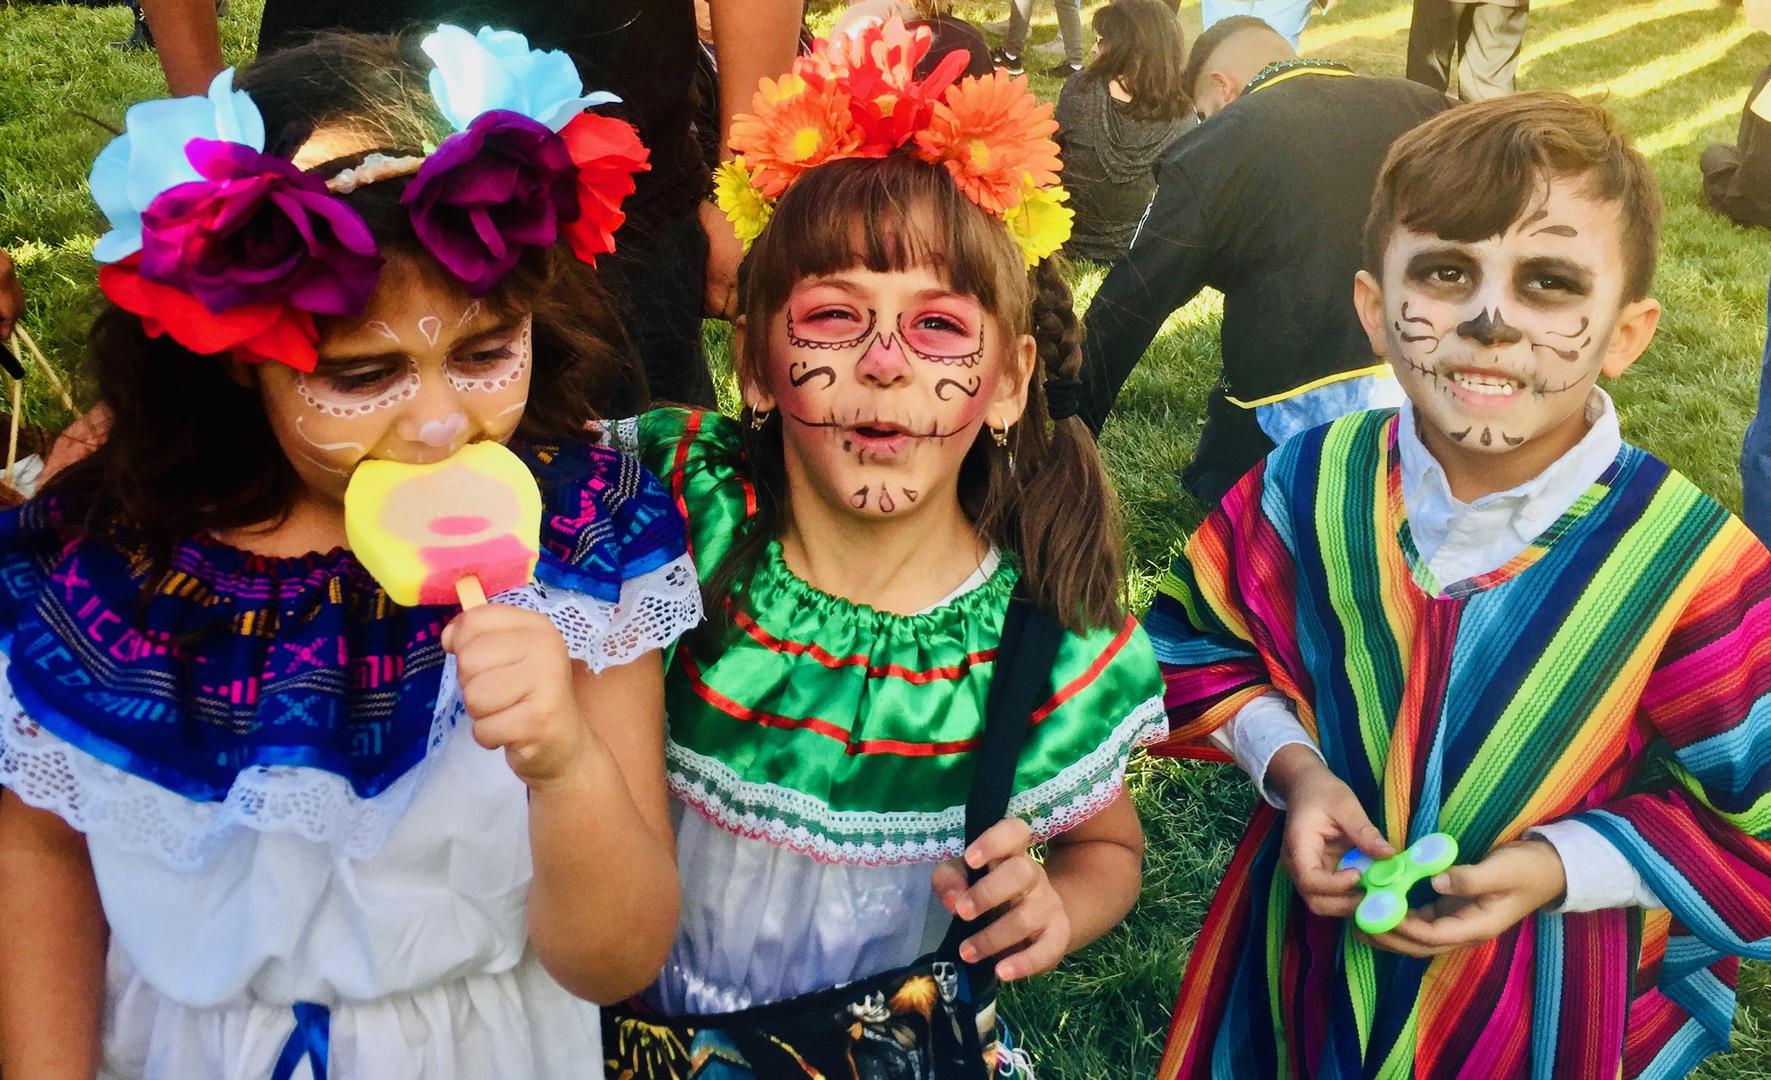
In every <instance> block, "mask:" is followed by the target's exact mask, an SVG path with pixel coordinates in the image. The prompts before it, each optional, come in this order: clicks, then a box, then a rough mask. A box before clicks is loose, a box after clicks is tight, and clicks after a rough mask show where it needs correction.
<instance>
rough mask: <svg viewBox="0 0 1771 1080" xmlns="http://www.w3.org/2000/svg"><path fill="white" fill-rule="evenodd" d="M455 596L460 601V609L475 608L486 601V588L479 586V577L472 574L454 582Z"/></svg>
mask: <svg viewBox="0 0 1771 1080" xmlns="http://www.w3.org/2000/svg"><path fill="white" fill-rule="evenodd" d="M455 597H456V599H458V600H460V601H461V609H462V610H463V611H466V610H467V609H469V608H477V607H480V606H482V605H484V604H485V602H486V590H485V589H482V588H481V587H480V579H479V578H477V577H475V576H474V575H472V574H469V575H467V576H466V577H464V578H462V579H461V580H460V581H457V582H456V583H455Z"/></svg>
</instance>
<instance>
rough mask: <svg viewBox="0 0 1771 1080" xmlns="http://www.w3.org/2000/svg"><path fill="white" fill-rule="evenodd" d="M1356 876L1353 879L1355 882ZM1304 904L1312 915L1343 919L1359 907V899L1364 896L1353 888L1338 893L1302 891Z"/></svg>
mask: <svg viewBox="0 0 1771 1080" xmlns="http://www.w3.org/2000/svg"><path fill="white" fill-rule="evenodd" d="M1357 880H1358V879H1357V878H1355V879H1354V881H1355V883H1356V882H1357ZM1299 895H1301V896H1302V897H1303V898H1304V906H1305V907H1307V908H1309V909H1310V912H1311V913H1312V914H1314V915H1320V916H1322V917H1323V918H1325V919H1344V918H1346V917H1347V916H1349V915H1351V914H1353V912H1354V911H1355V910H1356V909H1357V908H1358V907H1359V901H1361V900H1363V899H1364V898H1365V896H1364V894H1363V893H1360V892H1358V891H1355V890H1349V891H1347V892H1338V893H1302V892H1300V893H1299Z"/></svg>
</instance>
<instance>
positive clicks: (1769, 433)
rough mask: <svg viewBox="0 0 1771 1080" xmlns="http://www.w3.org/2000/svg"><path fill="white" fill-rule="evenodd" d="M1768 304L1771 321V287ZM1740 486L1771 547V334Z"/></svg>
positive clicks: (1747, 514)
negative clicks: (1757, 406)
mask: <svg viewBox="0 0 1771 1080" xmlns="http://www.w3.org/2000/svg"><path fill="white" fill-rule="evenodd" d="M1765 307H1766V314H1765V320H1766V322H1767V323H1771V290H1767V297H1766V303H1765ZM1740 489H1741V495H1742V497H1743V502H1744V503H1745V506H1744V507H1743V508H1742V511H1741V516H1742V517H1744V518H1745V519H1746V524H1747V527H1748V528H1750V529H1752V531H1753V532H1755V533H1757V534H1758V537H1759V540H1760V542H1762V543H1764V544H1765V545H1766V546H1768V547H1771V337H1768V338H1767V339H1766V341H1765V359H1764V362H1763V364H1762V365H1761V366H1760V368H1759V408H1758V411H1757V412H1756V413H1754V414H1753V422H1752V423H1750V424H1748V425H1747V426H1746V443H1745V445H1744V446H1742V447H1741V448H1740Z"/></svg>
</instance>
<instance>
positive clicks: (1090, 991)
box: [0, 0, 1771, 1080]
mask: <svg viewBox="0 0 1771 1080" xmlns="http://www.w3.org/2000/svg"><path fill="white" fill-rule="evenodd" d="M4 3H5V0H0V246H4V247H6V248H7V249H9V250H10V251H11V252H12V253H13V255H14V257H15V258H16V259H17V260H18V262H19V268H20V274H21V276H22V278H23V281H24V285H25V289H26V291H27V294H28V296H29V310H28V312H27V314H26V325H27V326H29V327H30V328H31V330H32V331H33V332H34V333H35V334H36V335H37V337H38V339H39V341H40V342H41V343H42V344H43V346H44V348H45V349H47V350H48V352H49V353H50V355H51V357H52V358H53V359H54V360H55V361H56V362H57V363H58V364H59V365H60V366H61V367H63V368H64V369H69V370H72V369H75V368H76V367H77V366H78V360H79V357H80V354H81V349H82V344H81V342H82V338H83V327H84V325H85V324H86V322H87V321H88V320H89V319H90V317H91V314H92V312H93V310H94V306H95V305H94V301H93V281H94V272H93V268H92V264H91V262H90V260H89V253H90V250H91V246H92V243H93V241H94V239H95V238H96V236H97V232H98V225H99V221H98V217H97V214H96V212H95V211H94V210H93V209H92V208H91V206H90V203H89V201H88V199H87V196H86V193H85V189H84V183H83V180H84V176H85V172H86V169H87V167H88V165H89V163H90V162H91V160H92V156H93V154H94V153H96V152H97V150H98V148H99V147H100V146H101V145H102V144H103V142H104V140H105V138H106V133H105V131H104V130H103V128H102V127H101V126H100V125H99V124H97V123H94V122H93V120H94V119H96V120H98V121H102V122H103V123H106V124H113V125H114V124H117V123H119V122H120V120H121V117H122V112H123V109H124V107H125V106H126V105H127V103H129V102H131V101H134V100H138V99H140V98H143V97H147V96H150V95H153V94H155V93H159V92H162V84H161V82H160V78H159V73H158V68H157V66H156V65H155V62H154V59H153V57H152V56H151V55H146V54H140V53H122V52H119V51H117V50H114V49H111V48H109V47H107V44H106V43H107V42H110V41H114V40H119V39H121V38H123V37H125V36H126V35H127V33H128V30H129V22H128V16H127V15H126V13H125V11H124V9H122V8H120V7H118V8H104V9H89V8H83V7H59V6H46V7H39V6H4ZM957 6H958V7H959V9H960V12H961V14H964V15H966V16H967V17H970V18H973V19H975V20H978V21H984V20H987V19H990V18H996V17H999V16H1000V12H1001V10H1003V8H1004V5H1000V4H986V3H982V2H979V0H966V2H962V3H960V4H959V5H957ZM1088 6H1089V8H1090V10H1092V9H1093V8H1094V7H1095V6H1096V2H1095V0H1091V2H1090V3H1089V5H1088ZM816 7H817V13H816V14H815V15H814V17H813V18H814V22H815V23H819V22H823V21H826V20H828V19H829V18H830V17H831V15H830V0H825V2H822V3H819V4H818V5H816ZM1036 7H1039V8H1041V9H1042V10H1041V11H1040V15H1041V16H1042V18H1041V20H1040V21H1037V22H1036V24H1035V30H1034V34H1033V39H1032V40H1033V42H1034V43H1035V44H1036V45H1037V44H1038V43H1041V42H1044V41H1049V40H1050V39H1051V38H1052V37H1053V36H1054V35H1055V33H1056V28H1055V24H1054V22H1053V21H1052V18H1051V15H1050V11H1049V8H1044V7H1043V2H1042V3H1041V4H1039V5H1036ZM257 11H258V4H257V3H256V2H255V0H236V2H235V3H234V5H233V14H232V15H231V16H230V18H229V19H228V20H227V22H226V24H225V26H224V40H225V43H226V47H227V50H228V52H229V56H230V58H231V59H236V60H244V59H246V58H247V57H248V55H249V53H250V48H251V41H252V39H253V35H254V33H255V29H256V18H257ZM1408 12H1409V2H1408V0H1344V2H1343V3H1342V4H1341V5H1340V7H1339V8H1337V9H1336V10H1335V11H1334V12H1333V13H1331V14H1330V15H1328V16H1326V17H1322V18H1318V19H1317V20H1316V22H1315V23H1314V24H1313V25H1312V26H1311V29H1310V30H1309V32H1308V33H1307V34H1306V35H1305V38H1304V51H1305V52H1306V53H1309V54H1314V55H1325V56H1332V57H1336V58H1340V59H1344V60H1347V61H1349V62H1351V63H1353V64H1354V65H1356V66H1358V67H1359V68H1361V69H1362V70H1365V71H1368V72H1373V73H1377V74H1390V75H1395V74H1399V73H1400V70H1401V65H1402V53H1403V47H1404V43H1405V41H1406V37H1407V22H1408ZM1181 14H1182V21H1183V24H1184V25H1185V26H1186V27H1187V29H1188V33H1189V37H1191V36H1192V35H1193V33H1194V32H1196V31H1197V29H1198V25H1199V12H1198V4H1197V0H1186V2H1185V3H1184V4H1183V7H1182V12H1181ZM1767 63H1771V38H1768V37H1766V36H1765V35H1749V34H1747V33H1746V31H1745V29H1744V26H1743V24H1742V20H1741V16H1740V13H1739V8H1738V7H1732V6H1721V5H1720V4H1719V3H1717V0H1534V3H1533V5H1532V12H1531V28H1530V32H1529V36H1528V39H1527V43H1526V53H1525V60H1524V65H1523V74H1522V83H1523V85H1525V86H1527V87H1554V88H1560V89H1569V90H1574V91H1577V92H1580V93H1582V94H1587V95H1592V96H1595V97H1603V98H1604V99H1605V100H1606V101H1607V102H1608V104H1609V105H1610V107H1611V108H1612V109H1613V110H1615V111H1616V113H1617V114H1618V116H1619V117H1620V118H1621V119H1622V120H1623V122H1624V123H1625V124H1626V125H1627V126H1628V127H1629V129H1630V130H1631V131H1633V132H1634V133H1635V134H1636V136H1637V137H1638V140H1639V142H1640V144H1641V145H1642V146H1643V148H1644V149H1645V150H1646V152H1647V153H1648V154H1649V156H1650V158H1651V159H1652V161H1653V162H1654V165H1655V168H1656V171H1657V173H1658V174H1659V177H1660V181H1661V184H1662V186H1663V188H1664V191H1665V197H1666V207H1667V212H1666V229H1665V240H1664V242H1663V245H1662V249H1661V269H1660V274H1659V278H1658V282H1657V286H1656V294H1657V295H1658V296H1659V297H1660V299H1661V300H1662V301H1663V302H1664V303H1665V304H1666V308H1667V311H1666V316H1665V318H1664V320H1663V322H1662V324H1661V330H1660V334H1659V336H1658V338H1657V339H1656V341H1655V343H1654V345H1653V347H1652V348H1651V349H1650V350H1649V352H1648V354H1647V355H1646V356H1645V357H1644V358H1643V360H1642V361H1641V362H1640V363H1638V364H1637V365H1636V367H1635V368H1634V369H1633V370H1632V371H1631V372H1630V373H1629V374H1628V375H1627V376H1626V377H1625V378H1624V379H1623V380H1622V381H1621V382H1620V383H1618V384H1616V385H1615V386H1614V387H1613V391H1614V393H1615V395H1616V397H1617V402H1618V407H1619V411H1620V412H1621V414H1622V417H1623V427H1624V433H1625V435H1626V437H1627V438H1629V439H1630V440H1631V441H1633V442H1636V443H1638V444H1640V445H1642V446H1644V447H1646V448H1648V449H1649V450H1651V451H1653V452H1655V453H1656V454H1659V455H1660V456H1662V457H1664V458H1666V459H1667V460H1668V461H1670V462H1672V463H1673V464H1674V465H1676V466H1677V467H1678V468H1680V469H1681V470H1683V471H1684V472H1685V473H1686V474H1688V475H1689V476H1691V477H1692V478H1693V479H1694V480H1695V481H1696V482H1697V483H1698V484H1699V485H1701V486H1702V487H1703V488H1705V489H1706V490H1708V491H1710V492H1712V493H1714V494H1715V495H1717V496H1718V497H1720V498H1721V499H1722V500H1723V501H1725V502H1727V503H1728V504H1729V505H1730V506H1733V507H1735V508H1738V505H1739V498H1740V484H1739V477H1738V473H1737V468H1736V458H1737V455H1738V452H1739V445H1740V438H1741V433H1742V432H1743V430H1744V429H1745V426H1746V422H1747V420H1748V418H1749V416H1750V415H1751V410H1752V407H1753V400H1754V387H1755V385H1756V383H1755V379H1756V377H1757V373H1758V359H1759V354H1760V349H1761V346H1762V344H1763V341H1764V334H1765V326H1764V322H1763V312H1764V296H1765V292H1764V290H1765V275H1766V272H1767V269H1768V268H1771V233H1765V232H1756V231H1750V230H1743V229H1739V228H1736V227H1735V226H1733V225H1731V224H1729V223H1727V222H1726V221H1724V220H1723V219H1721V218H1718V217H1716V216H1715V215H1713V214H1711V213H1710V212H1709V211H1708V210H1707V209H1706V208H1705V207H1704V205H1703V202H1702V199H1701V196H1700V193H1699V187H1698V175H1697V167H1696V160H1697V154H1698V152H1699V151H1700V150H1701V149H1702V147H1703V145H1704V144H1705V143H1706V142H1709V141H1713V140H1717V139H1731V138H1732V137H1733V133H1734V128H1735V124H1736V122H1737V118H1738V116H1739V112H1740V107H1741V102H1742V98H1743V97H1744V95H1745V92H1746V88H1747V87H1748V86H1750V85H1751V82H1752V79H1753V77H1754V75H1755V74H1756V73H1757V72H1758V71H1759V70H1760V69H1761V68H1762V67H1764V66H1765V65H1766V64H1767ZM1036 66H1043V65H1036ZM1034 84H1035V87H1036V88H1037V89H1038V90H1040V92H1041V93H1043V94H1045V95H1047V96H1052V95H1054V94H1055V93H1056V90H1057V84H1056V82H1055V81H1054V80H1050V79H1045V78H1043V77H1036V78H1035V79H1034ZM89 118H90V119H89ZM1099 279H1100V271H1099V270H1088V269H1083V270H1079V271H1078V274H1077V286H1078V303H1079V304H1086V302H1087V298H1088V296H1089V295H1090V294H1092V292H1093V290H1094V288H1095V287H1096V285H1098V284H1099ZM1217 321H1218V302H1217V298H1216V297H1215V296H1211V295H1207V296H1203V297H1201V298H1200V299H1199V300H1197V301H1196V302H1194V303H1193V304H1191V305H1189V306H1188V307H1187V308H1185V309H1184V310H1182V311H1180V312H1178V313H1177V314H1176V315H1175V316H1174V318H1172V319H1171V320H1170V321H1169V324H1168V326H1167V327H1166V328H1165V330H1164V332H1163V334H1162V335H1161V336H1160V337H1159V338H1158V339H1157V341H1156V343H1155V345H1154V346H1153V347H1152V348H1151V350H1150V353H1149V355H1148V356H1147V357H1146V358H1145V361H1144V363H1143V364H1142V366H1141V367H1140V368H1139V369H1138V371H1137V373H1136V374H1135V375H1134V376H1133V377H1132V380H1131V381H1130V383H1129V384H1128V385H1127V386H1126V389H1125V392H1124V394H1123V395H1122V396H1121V398H1120V402H1119V405H1120V408H1119V413H1118V415H1117V416H1116V418H1115V419H1114V420H1113V422H1112V423H1111V424H1109V426H1108V428H1107V431H1106V434H1105V436H1104V439H1103V449H1104V452H1105V454H1106V457H1107V461H1108V464H1109V468H1110V469H1111V471H1112V473H1113V475H1114V477H1115V478H1116V480H1117V482H1118V484H1119V488H1120V492H1121V495H1122V497H1123V500H1124V502H1125V506H1126V510H1127V517H1128V521H1129V524H1130V528H1131V534H1132V541H1133V551H1134V556H1133V559H1134V567H1133V569H1134V572H1135V576H1136V585H1137V588H1138V590H1139V592H1140V595H1144V596H1147V595H1148V592H1149V590H1150V588H1151V584H1152V582H1153V580H1154V577H1155V575H1156V573H1157V571H1158V569H1159V568H1160V567H1161V566H1162V565H1163V563H1164V562H1165V561H1166V559H1167V557H1168V555H1169V553H1170V552H1171V551H1172V550H1173V549H1174V548H1175V547H1176V545H1177V544H1178V543H1179V542H1180V540H1181V539H1182V538H1183V537H1184V535H1185V534H1186V531H1187V530H1188V529H1189V528H1191V527H1192V526H1193V525H1194V524H1196V523H1197V521H1198V518H1199V514H1200V509H1199V507H1197V506H1196V505H1193V504H1192V503H1191V502H1190V501H1188V500H1185V499H1183V498H1181V497H1180V496H1179V495H1177V491H1176V483H1175V478H1176V476H1177V474H1178V473H1179V471H1180V468H1181V466H1182V465H1183V464H1184V463H1185V461H1186V459H1187V457H1188V455H1189V454H1190V453H1191V451H1192V447H1193V443H1194V441H1195V437H1196V433H1197V430H1198V423H1199V416H1200V410H1201V403H1202V401H1203V395H1204V391H1205V388H1206V387H1207V386H1208V385H1210V383H1211V381H1212V379H1213V378H1214V377H1215V369H1216V365H1217V356H1216V345H1215V341H1216V333H1217ZM727 340H728V339H727V336H726V334H725V333H724V332H723V330H716V329H712V328H710V332H709V341H710V342H711V343H713V344H714V345H715V346H716V348H717V349H720V350H723V349H724V348H725V347H726V342H727ZM26 401H27V405H26V408H27V413H28V416H29V418H30V419H32V420H35V421H38V422H43V423H50V424H54V423H58V422H60V421H62V420H64V419H65V417H64V416H62V415H61V414H60V412H59V409H58V407H56V406H54V405H53V404H52V403H51V397H50V396H49V395H48V394H47V393H46V388H45V387H44V386H42V385H41V384H39V383H33V384H32V385H31V386H30V388H29V393H28V394H27V398H26ZM1131 783H1132V787H1133V791H1134V794H1135V796H1136V798H1137V802H1138V806H1139V808H1140V810H1141V812H1142V814H1143V816H1144V821H1145V828H1146V831H1147V834H1148V838H1149V858H1148V861H1147V865H1146V869H1145V887H1144V894H1143V899H1142V901H1141V902H1140V904H1139V906H1138V908H1137V910H1136V911H1134V912H1133V913H1132V916H1131V918H1130V919H1128V920H1127V921H1126V923H1125V925H1124V926H1123V927H1121V928H1120V929H1118V930H1117V931H1115V932H1114V933H1113V934H1111V935H1109V936H1108V937H1107V938H1106V939H1104V940H1103V941H1101V942H1100V943H1098V944H1096V945H1095V946H1093V947H1091V948H1089V949H1087V950H1084V951H1083V952H1081V953H1080V954H1078V955H1077V956H1076V957H1074V958H1072V959H1071V960H1069V961H1068V962H1066V963H1065V965H1064V966H1063V968H1062V969H1060V971H1059V972H1058V973H1056V974H1054V975H1051V976H1048V977H1045V978H1042V979H1037V980H1033V981H1032V982H1030V983H1028V984H1026V985H1024V986H1017V987H1013V988H1010V990H1009V991H1008V994H1007V1002H1006V1015H1007V1016H1009V1017H1010V1018H1011V1022H1013V1023H1014V1024H1015V1026H1016V1029H1017V1031H1018V1032H1019V1033H1020V1034H1021V1036H1022V1039H1023V1041H1024V1042H1025V1043H1027V1044H1028V1045H1030V1046H1031V1048H1032V1049H1033V1051H1034V1053H1035V1055H1036V1057H1037V1058H1038V1060H1039V1063H1040V1066H1041V1069H1042V1075H1044V1076H1047V1077H1058V1078H1081V1077H1090V1078H1093V1077H1108V1078H1113V1080H1119V1078H1130V1077H1140V1076H1148V1075H1150V1073H1151V1072H1152V1070H1153V1068H1154V1064H1155V1061H1156V1058H1157V1055H1158V1053H1159V1052H1160V1049H1161V1043H1162V1038H1163V1035H1164V1033H1165V1031H1166V1030H1167V1027H1168V1022H1169V1012H1168V1010H1169V1006H1170V1004H1171V1003H1172V1001H1173V999H1174V995H1175V990H1176V988H1177V986H1178V985H1179V982H1180V975H1181V969H1182V965H1183V964H1184V962H1185V958H1186V956H1187V951H1188V948H1189V946H1190V945H1191V942H1192V939H1193V936H1194V935H1195V934H1196V933H1197V931H1198V928H1199V925H1200V922H1201V920H1202V919H1203V916H1204V912H1205V908H1206V905H1207V903H1208V902H1209V900H1210V896H1211V892H1212V890H1213V888H1214V887H1215V886H1216V883H1217V881H1218V879H1219V876H1220V875H1221V874H1222V872H1223V869H1224V866H1225V864H1226V863H1227V862H1228V859H1229V854H1230V851H1231V849H1232V847H1233V845H1234V843H1235V841H1236V838H1237V836H1238V835H1239V833H1240V830H1241V825H1242V822H1243V820H1244V818H1245V815H1246V814H1247V812H1248V808H1249V805H1250V803H1251V798H1252V797H1251V794H1250V792H1249V790H1248V786H1247V784H1246V782H1244V781H1242V780H1241V778H1240V777H1239V776H1237V775H1234V774H1233V773H1231V772H1230V771H1229V770H1226V769H1222V768H1216V767H1210V766H1198V765H1188V764H1180V763H1173V762H1156V761H1143V762H1139V763H1137V764H1135V765H1134V768H1133V771H1132V777H1131ZM1741 996H1742V1002H1743V1007H1742V1009H1741V1010H1740V1012H1739V1015H1738V1018H1737V1022H1736V1033H1735V1046H1736V1050H1735V1051H1734V1052H1733V1053H1732V1054H1729V1055H1727V1056H1725V1057H1721V1058H1717V1059H1715V1060H1713V1061H1711V1062H1710V1063H1709V1064H1708V1065H1707V1066H1706V1067H1705V1069H1704V1070H1703V1071H1702V1072H1701V1073H1700V1074H1699V1075H1701V1076H1704V1077H1709V1078H1712V1080H1720V1078H1723V1077H1729V1078H1737V1077H1771V968H1767V967H1765V966H1760V965H1748V967H1747V970H1746V972H1745V975H1744V977H1743V980H1742V995H1741Z"/></svg>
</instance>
